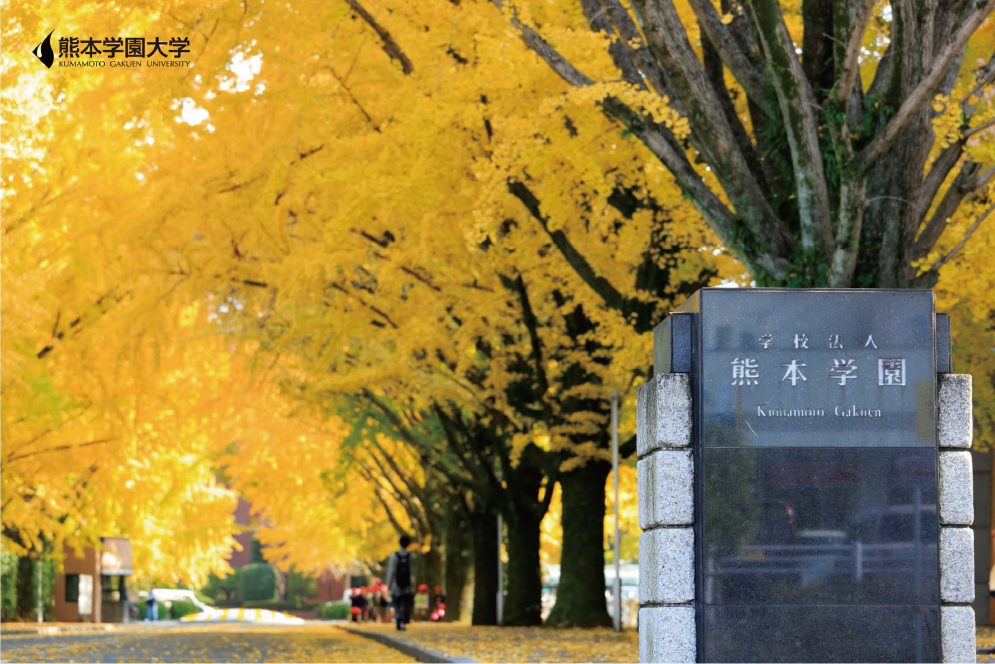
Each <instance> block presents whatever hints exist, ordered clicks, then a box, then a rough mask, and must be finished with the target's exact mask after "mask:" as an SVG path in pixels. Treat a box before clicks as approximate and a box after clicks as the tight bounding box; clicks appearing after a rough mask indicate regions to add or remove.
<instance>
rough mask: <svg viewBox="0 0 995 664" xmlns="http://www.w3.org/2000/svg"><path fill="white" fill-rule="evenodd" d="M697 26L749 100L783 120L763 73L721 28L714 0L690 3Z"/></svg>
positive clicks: (729, 34)
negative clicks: (773, 101) (696, 18)
mask: <svg viewBox="0 0 995 664" xmlns="http://www.w3.org/2000/svg"><path fill="white" fill-rule="evenodd" d="M688 1H689V3H690V5H691V9H692V10H693V11H694V15H695V16H696V17H698V23H699V24H700V25H701V28H702V30H704V32H705V34H706V35H707V36H708V40H709V41H710V42H712V45H713V46H714V47H715V50H716V51H718V53H719V57H721V58H722V62H723V63H724V64H725V66H726V67H728V68H729V71H730V72H732V75H733V77H734V78H735V79H736V80H737V81H738V82H739V84H740V85H741V86H743V91H744V92H746V96H747V97H749V98H750V100H751V101H753V103H754V104H756V105H757V107H758V108H760V109H762V110H763V112H764V113H765V114H766V115H767V116H768V117H770V118H772V119H780V115H779V113H778V109H777V106H776V105H774V104H773V103H772V100H771V97H770V95H769V94H768V92H767V90H768V87H767V80H766V79H765V78H764V72H763V70H762V69H761V68H760V67H758V66H756V65H755V64H754V63H753V62H751V61H750V59H749V57H747V54H746V53H745V52H744V51H743V50H742V49H741V48H740V47H739V44H738V43H737V42H736V40H735V39H734V38H733V36H732V33H731V32H730V31H729V29H728V28H726V26H725V25H723V24H722V18H721V17H720V16H719V13H718V12H717V11H716V10H715V5H713V4H712V3H711V0H688Z"/></svg>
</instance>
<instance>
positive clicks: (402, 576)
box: [394, 552, 411, 590]
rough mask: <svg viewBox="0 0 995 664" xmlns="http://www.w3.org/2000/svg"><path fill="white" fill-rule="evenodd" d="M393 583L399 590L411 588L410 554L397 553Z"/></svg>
mask: <svg viewBox="0 0 995 664" xmlns="http://www.w3.org/2000/svg"><path fill="white" fill-rule="evenodd" d="M394 583H396V584H397V587H398V588H400V589H401V590H405V589H406V588H410V587H411V554H410V553H408V552H404V553H401V552H398V553H397V572H396V573H395V574H394Z"/></svg>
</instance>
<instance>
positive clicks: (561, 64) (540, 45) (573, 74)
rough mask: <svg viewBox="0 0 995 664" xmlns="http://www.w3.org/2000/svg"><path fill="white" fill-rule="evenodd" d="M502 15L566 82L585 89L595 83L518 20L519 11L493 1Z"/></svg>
mask: <svg viewBox="0 0 995 664" xmlns="http://www.w3.org/2000/svg"><path fill="white" fill-rule="evenodd" d="M491 1H492V2H493V3H494V4H495V5H496V6H497V8H498V9H500V10H501V13H502V14H504V15H505V16H506V17H507V18H508V21H509V22H510V23H511V25H512V26H513V27H514V28H515V29H516V30H518V34H519V36H520V37H521V39H522V41H523V42H525V45H526V46H528V47H529V49H531V50H532V52H533V53H535V54H536V55H538V56H539V57H540V58H542V59H543V61H545V63H546V64H547V65H549V67H550V68H551V69H552V70H553V71H555V72H556V73H557V74H559V75H560V78H562V79H563V80H564V81H566V82H567V83H569V84H570V85H573V86H576V87H583V86H585V85H591V84H592V83H594V80H593V79H590V78H588V77H587V76H586V75H584V74H583V73H582V72H581V71H580V70H579V69H577V68H576V67H574V66H573V65H572V64H570V63H569V62H568V61H567V60H566V58H564V57H563V56H562V55H560V54H559V53H558V52H557V51H556V49H555V48H553V47H552V46H551V45H550V44H549V43H548V42H547V41H546V40H545V39H543V38H542V36H540V35H539V33H538V32H536V31H535V30H533V29H532V28H530V27H529V26H527V25H525V24H524V23H522V21H521V20H520V19H519V18H518V10H516V9H515V8H514V6H510V5H509V4H508V3H506V2H505V1H504V0H491Z"/></svg>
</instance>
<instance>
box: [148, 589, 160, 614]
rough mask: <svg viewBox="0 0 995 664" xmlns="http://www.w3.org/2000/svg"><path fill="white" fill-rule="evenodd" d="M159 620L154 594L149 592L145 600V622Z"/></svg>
mask: <svg viewBox="0 0 995 664" xmlns="http://www.w3.org/2000/svg"><path fill="white" fill-rule="evenodd" d="M158 619H159V605H158V604H157V603H156V601H155V594H153V593H152V591H151V590H150V591H149V594H148V596H147V597H146V598H145V622H148V621H150V620H158Z"/></svg>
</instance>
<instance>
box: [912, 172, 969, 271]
mask: <svg viewBox="0 0 995 664" xmlns="http://www.w3.org/2000/svg"><path fill="white" fill-rule="evenodd" d="M980 172H981V164H978V163H976V162H973V161H967V162H965V163H964V165H963V166H961V169H960V171H958V173H957V176H956V177H955V178H954V180H953V182H951V183H950V186H949V187H947V191H946V192H945V193H944V194H943V198H942V199H940V202H939V203H938V204H937V206H936V210H934V211H933V216H932V217H931V218H930V220H929V223H927V224H926V227H925V228H923V230H922V232H921V233H920V234H919V237H918V238H917V239H916V241H915V243H914V244H913V245H912V251H911V258H912V260H918V259H920V258H923V257H924V256H926V255H927V254H928V253H929V252H930V251H931V250H932V249H933V245H935V244H936V242H937V240H939V239H940V236H941V235H943V230H944V229H945V228H946V226H947V221H948V220H949V219H950V217H952V216H953V215H954V213H955V212H956V211H957V208H958V207H960V204H961V203H962V202H963V201H964V199H965V198H967V197H968V196H970V195H971V194H972V193H974V192H975V191H977V190H978V187H979V185H980V177H979V176H980ZM926 205H927V208H926V210H923V215H925V214H926V212H927V211H928V206H929V203H928V202H927V203H926Z"/></svg>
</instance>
